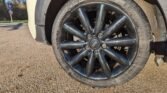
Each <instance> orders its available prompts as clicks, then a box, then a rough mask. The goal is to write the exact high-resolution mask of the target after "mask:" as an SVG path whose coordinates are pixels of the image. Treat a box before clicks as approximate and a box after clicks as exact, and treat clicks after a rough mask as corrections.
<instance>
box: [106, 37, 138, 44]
mask: <svg viewBox="0 0 167 93" xmlns="http://www.w3.org/2000/svg"><path fill="white" fill-rule="evenodd" d="M104 43H105V44H107V45H108V46H131V45H134V44H135V43H136V39H132V38H129V37H122V38H115V39H111V40H108V41H104Z"/></svg>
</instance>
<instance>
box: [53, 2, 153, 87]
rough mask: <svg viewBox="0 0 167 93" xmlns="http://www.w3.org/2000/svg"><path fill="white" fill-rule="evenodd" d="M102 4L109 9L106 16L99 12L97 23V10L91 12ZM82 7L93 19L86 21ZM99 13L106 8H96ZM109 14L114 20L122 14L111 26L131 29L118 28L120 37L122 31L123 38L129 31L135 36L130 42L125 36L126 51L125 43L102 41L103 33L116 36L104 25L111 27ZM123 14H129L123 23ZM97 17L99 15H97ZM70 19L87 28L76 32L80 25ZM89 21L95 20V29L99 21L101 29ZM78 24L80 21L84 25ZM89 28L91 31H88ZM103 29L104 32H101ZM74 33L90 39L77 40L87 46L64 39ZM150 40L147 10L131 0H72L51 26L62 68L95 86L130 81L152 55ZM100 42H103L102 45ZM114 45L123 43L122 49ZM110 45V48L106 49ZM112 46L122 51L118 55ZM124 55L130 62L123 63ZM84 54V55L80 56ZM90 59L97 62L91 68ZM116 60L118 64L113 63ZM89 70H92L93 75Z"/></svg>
mask: <svg viewBox="0 0 167 93" xmlns="http://www.w3.org/2000/svg"><path fill="white" fill-rule="evenodd" d="M95 6H96V7H99V6H100V8H95ZM103 6H105V9H106V10H105V11H107V13H106V12H105V18H103V17H101V16H100V18H101V19H100V18H99V20H100V25H98V22H99V21H97V22H95V23H94V22H92V21H93V19H94V16H93V14H94V13H92V14H91V12H93V11H96V9H99V10H100V9H101V10H102V9H103ZM106 7H107V8H106ZM83 8H84V9H83ZM79 9H80V10H79ZM81 9H82V10H81ZM110 9H111V10H112V9H114V10H112V11H116V13H115V14H114V13H113V14H112V13H110V11H111V10H110ZM83 10H84V11H89V12H86V13H87V16H88V15H89V14H90V15H89V16H92V17H91V18H90V17H89V18H87V19H88V20H91V19H92V20H91V21H89V22H88V21H85V20H86V17H87V16H85V14H84V12H83ZM76 11H77V12H76ZM97 11H98V10H97ZM96 13H97V14H99V15H103V11H101V12H96ZM82 14H83V15H84V18H85V20H84V21H83V20H82V17H83V15H82ZM76 15H81V16H79V17H76ZM110 15H114V17H113V20H115V19H116V18H117V17H118V18H119V17H120V19H119V21H116V22H114V21H113V22H111V24H113V25H115V28H114V27H113V26H112V25H111V29H112V30H113V28H114V29H117V27H119V26H120V25H124V26H123V27H121V26H120V27H119V28H118V29H121V30H122V29H124V30H125V29H126V30H127V29H129V31H127V33H126V31H125V34H123V33H124V32H121V31H120V30H119V31H120V32H119V34H117V32H115V33H114V34H115V36H116V37H117V38H119V35H120V34H121V36H120V38H124V37H126V35H128V36H129V37H133V38H135V43H133V44H132V42H129V43H128V40H127V42H126V40H125V41H124V42H126V44H127V46H128V47H129V48H128V49H127V52H126V53H125V52H121V51H122V49H123V51H126V50H125V47H122V45H124V44H123V43H121V44H119V43H116V42H115V41H113V42H110V44H109V42H108V43H103V44H101V42H102V41H103V37H104V38H105V35H106V38H108V39H109V38H111V37H112V38H114V37H115V36H114V35H113V36H111V35H109V34H111V33H107V34H106V33H105V31H107V30H105V29H108V28H110V26H107V24H110V22H108V20H111V21H112V19H110V17H108V16H110ZM120 15H121V16H120ZM122 15H124V16H125V17H126V21H122V23H123V24H122V23H121V22H120V21H121V20H123V16H122ZM115 16H116V17H115ZM106 17H107V18H106ZM77 18H78V19H79V18H80V20H79V22H78V21H77V20H78V19H77ZM114 18H115V19H114ZM96 19H98V17H97V18H96ZM103 19H104V20H103ZM106 19H107V20H106ZM71 20H72V21H71ZM74 20H75V21H74ZM69 21H70V22H72V23H73V24H75V26H77V27H78V29H79V30H84V31H85V32H84V34H82V33H77V32H76V31H77V30H78V29H75V27H73V28H72V26H71V25H70V23H69V24H68V23H67V22H69ZM75 22H76V23H75ZM84 22H87V24H84ZM102 22H103V23H105V25H104V26H101V25H103V24H101V23H102ZM88 23H90V24H95V25H91V26H92V27H93V26H94V28H95V29H96V25H98V26H97V28H100V30H99V31H100V32H98V29H96V30H93V29H91V27H90V29H89V26H90V24H88ZM118 23H119V25H118ZM78 24H81V25H82V26H81V25H78ZM85 25H89V26H85ZM125 25H126V26H127V27H126V26H125ZM70 27H71V28H70ZM84 27H85V28H84ZM85 29H86V30H85ZM111 29H110V30H108V32H109V31H111ZM118 29H117V30H118ZM88 30H89V31H92V32H89V31H88ZM101 30H104V31H101ZM117 30H113V31H117ZM124 30H123V31H124ZM131 31H132V32H131ZM69 33H70V34H69ZM85 33H86V34H85ZM89 33H91V35H90V37H89ZM96 33H98V36H96ZM100 33H102V36H99V35H100ZM81 34H82V35H81ZM94 34H95V35H94ZM112 34H113V33H112ZM84 35H85V36H87V37H86V38H85V37H83V36H84ZM73 36H78V37H79V38H82V39H83V40H84V42H87V41H88V42H87V43H83V41H82V40H80V39H79V41H78V42H80V46H78V47H84V48H82V49H74V48H75V47H76V46H77V44H78V43H77V44H76V43H72V44H71V43H70V44H71V45H69V43H68V44H67V43H64V42H65V41H70V42H72V41H73V42H74V39H75V38H74V37H73ZM91 36H92V37H91ZM94 36H95V39H94ZM107 36H108V37H107ZM89 38H90V39H89ZM97 38H98V39H99V38H100V40H99V42H98V39H97ZM106 38H105V40H104V42H107V40H108V39H106ZM112 40H114V39H112ZM119 40H120V39H119ZM119 40H118V42H119ZM130 40H132V39H130ZM150 40H151V34H150V25H149V23H148V20H147V18H146V16H145V14H144V13H143V11H142V10H141V9H140V7H139V6H138V5H137V4H136V3H135V2H134V1H132V0H69V1H68V2H67V3H66V4H65V5H64V6H63V8H62V9H61V10H60V12H59V13H58V15H57V17H56V19H55V21H54V24H53V30H52V44H53V50H54V53H55V56H56V58H57V60H58V62H59V63H60V65H61V66H62V68H63V69H64V70H65V72H67V73H68V74H69V75H70V76H71V77H73V78H74V79H76V80H78V81H80V82H82V83H84V84H87V85H90V86H93V87H111V86H116V85H120V84H123V83H126V82H127V81H129V80H131V79H132V78H133V77H135V76H136V75H137V74H138V73H139V72H140V71H141V70H142V69H143V68H144V66H145V64H146V62H147V60H148V58H149V56H150ZM92 42H93V43H92ZM120 42H121V41H120ZM98 43H100V45H99V44H98ZM84 44H87V45H85V46H84ZM106 44H107V45H106ZM114 45H117V46H119V45H120V46H121V48H120V50H119V47H117V46H114ZM98 46H99V47H98ZM111 46H112V47H111ZM64 48H65V49H68V48H71V49H72V50H67V51H66V52H67V53H66V52H65V50H64ZM107 49H108V50H109V51H110V52H107ZM110 49H111V50H110ZM81 50H83V51H84V52H83V51H81ZM112 50H114V51H117V52H119V53H122V54H120V55H119V54H118V53H117V52H114V51H112ZM78 51H80V52H78ZM77 53H78V54H77ZM106 53H108V56H109V57H106V55H107V54H106ZM112 53H113V55H116V54H118V55H117V56H113V55H112ZM114 53H115V54H114ZM79 54H80V57H79V58H78V59H77V57H78V56H79ZM109 54H110V55H109ZM85 55H86V57H85ZM121 55H122V56H121ZM123 55H126V57H127V59H128V64H127V63H123V62H125V60H123V59H124V58H125V57H123ZM83 56H84V58H83V59H81V58H82V57H83ZM94 57H95V58H94ZM91 58H92V60H93V59H94V61H91ZM73 59H74V60H77V61H78V62H75V61H74V60H73ZM95 59H97V60H95ZM104 59H105V60H104ZM70 60H72V61H70ZM95 61H96V62H95ZM70 62H71V63H70ZM88 62H90V64H91V62H92V63H93V62H95V63H94V65H91V66H93V67H94V68H93V67H92V69H91V68H90V69H89V68H88V67H89V66H88V65H86V63H87V64H89V63H88ZM117 62H118V63H117ZM121 62H122V63H121ZM73 63H75V64H73ZM113 64H114V66H115V67H114V66H113ZM116 64H119V65H118V67H117V66H116ZM111 65H112V66H111ZM86 66H88V67H86ZM93 71H94V72H93ZM89 72H91V75H90V73H89ZM88 73H89V74H88Z"/></svg>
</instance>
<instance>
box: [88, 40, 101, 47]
mask: <svg viewBox="0 0 167 93" xmlns="http://www.w3.org/2000/svg"><path fill="white" fill-rule="evenodd" d="M100 46H101V44H100V40H99V39H98V38H93V39H91V40H90V41H89V47H90V48H91V49H95V50H96V49H99V48H100Z"/></svg>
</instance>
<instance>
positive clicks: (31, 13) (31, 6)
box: [27, 0, 37, 39]
mask: <svg viewBox="0 0 167 93" xmlns="http://www.w3.org/2000/svg"><path fill="white" fill-rule="evenodd" d="M36 3H37V0H27V11H28V27H29V30H30V32H31V35H32V37H33V38H34V39H36V37H37V36H36V34H37V33H36V25H35V8H36Z"/></svg>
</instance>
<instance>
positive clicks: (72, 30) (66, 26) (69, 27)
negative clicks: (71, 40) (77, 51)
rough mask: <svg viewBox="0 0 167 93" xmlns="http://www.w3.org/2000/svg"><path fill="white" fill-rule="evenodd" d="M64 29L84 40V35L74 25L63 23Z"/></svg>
mask: <svg viewBox="0 0 167 93" xmlns="http://www.w3.org/2000/svg"><path fill="white" fill-rule="evenodd" d="M63 28H64V30H65V31H66V32H68V33H70V34H72V35H75V36H77V37H79V38H80V39H83V40H86V36H85V35H84V33H82V32H81V31H80V30H79V29H77V28H76V27H75V26H72V25H70V24H67V23H65V24H64V26H63Z"/></svg>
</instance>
